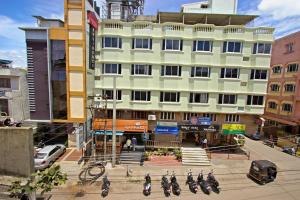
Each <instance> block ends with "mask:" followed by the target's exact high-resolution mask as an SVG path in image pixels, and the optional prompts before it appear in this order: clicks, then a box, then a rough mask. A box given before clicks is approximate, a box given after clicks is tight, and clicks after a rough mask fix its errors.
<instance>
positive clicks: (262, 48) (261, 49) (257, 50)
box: [253, 43, 272, 54]
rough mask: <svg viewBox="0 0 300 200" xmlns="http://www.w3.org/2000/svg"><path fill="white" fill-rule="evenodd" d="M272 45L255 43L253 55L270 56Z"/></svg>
mask: <svg viewBox="0 0 300 200" xmlns="http://www.w3.org/2000/svg"><path fill="white" fill-rule="evenodd" d="M271 48H272V44H270V43H255V44H254V45H253V54H271Z"/></svg>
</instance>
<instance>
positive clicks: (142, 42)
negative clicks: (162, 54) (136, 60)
mask: <svg viewBox="0 0 300 200" xmlns="http://www.w3.org/2000/svg"><path fill="white" fill-rule="evenodd" d="M151 47H152V39H150V38H134V39H133V47H132V48H133V49H151Z"/></svg>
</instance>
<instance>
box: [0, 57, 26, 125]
mask: <svg viewBox="0 0 300 200" xmlns="http://www.w3.org/2000/svg"><path fill="white" fill-rule="evenodd" d="M0 113H1V114H0V116H2V117H4V116H9V117H11V118H13V119H14V120H17V121H23V120H26V119H28V118H29V110H28V91H27V81H26V70H25V69H21V68H13V67H12V61H9V60H1V59H0Z"/></svg>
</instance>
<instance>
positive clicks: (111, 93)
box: [102, 90, 122, 101]
mask: <svg viewBox="0 0 300 200" xmlns="http://www.w3.org/2000/svg"><path fill="white" fill-rule="evenodd" d="M102 96H106V97H107V99H108V100H113V99H114V91H113V90H102ZM117 100H119V101H120V100H122V90H117Z"/></svg>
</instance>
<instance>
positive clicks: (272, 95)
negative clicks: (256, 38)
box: [264, 32, 300, 134]
mask: <svg viewBox="0 0 300 200" xmlns="http://www.w3.org/2000/svg"><path fill="white" fill-rule="evenodd" d="M299 42H300V32H296V33H293V34H290V35H288V36H285V37H282V38H279V39H277V40H276V41H275V42H274V44H273V48H272V58H271V69H270V75H269V83H268V95H267V100H266V108H265V115H264V118H266V119H267V120H268V121H267V123H266V125H267V126H268V125H269V126H270V125H271V126H279V127H282V129H283V131H285V132H286V133H293V134H300V132H299V131H300V130H299V125H300V88H299V87H300V84H299V79H300V70H299V63H300V45H299ZM271 132H272V131H271Z"/></svg>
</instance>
